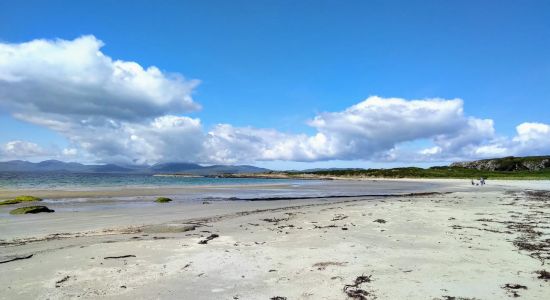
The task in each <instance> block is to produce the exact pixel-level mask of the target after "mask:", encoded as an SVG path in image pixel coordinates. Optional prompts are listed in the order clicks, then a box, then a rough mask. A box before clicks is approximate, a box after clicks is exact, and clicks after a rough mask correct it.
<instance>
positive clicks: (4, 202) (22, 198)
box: [0, 196, 42, 205]
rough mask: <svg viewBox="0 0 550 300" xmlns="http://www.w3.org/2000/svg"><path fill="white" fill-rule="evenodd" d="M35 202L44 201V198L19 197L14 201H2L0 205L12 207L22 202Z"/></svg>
mask: <svg viewBox="0 0 550 300" xmlns="http://www.w3.org/2000/svg"><path fill="white" fill-rule="evenodd" d="M33 201H42V198H38V197H35V196H17V197H15V198H13V199H9V200H4V201H0V205H10V204H17V203H21V202H33Z"/></svg>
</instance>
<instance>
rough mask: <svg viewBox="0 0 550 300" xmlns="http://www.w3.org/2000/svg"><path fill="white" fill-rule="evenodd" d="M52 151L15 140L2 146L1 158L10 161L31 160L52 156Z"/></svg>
mask: <svg viewBox="0 0 550 300" xmlns="http://www.w3.org/2000/svg"><path fill="white" fill-rule="evenodd" d="M51 154H52V153H51V152H50V151H47V150H45V149H44V148H42V147H41V146H39V145H38V144H35V143H31V142H27V141H21V140H15V141H9V142H7V143H5V144H4V145H0V157H2V158H8V159H30V158H35V157H43V156H48V155H51Z"/></svg>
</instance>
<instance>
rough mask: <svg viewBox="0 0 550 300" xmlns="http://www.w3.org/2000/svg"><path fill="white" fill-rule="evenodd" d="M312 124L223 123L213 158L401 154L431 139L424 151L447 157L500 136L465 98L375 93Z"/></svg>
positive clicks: (380, 156) (213, 137) (303, 158)
mask: <svg viewBox="0 0 550 300" xmlns="http://www.w3.org/2000/svg"><path fill="white" fill-rule="evenodd" d="M308 124H309V125H310V126H312V127H313V128H315V129H316V130H317V133H316V134H314V135H312V136H307V135H289V134H283V133H280V132H277V131H274V130H265V129H263V130H260V129H253V128H234V127H232V126H230V125H220V126H217V127H216V128H215V129H214V130H213V131H211V132H210V133H209V136H210V139H209V143H210V145H209V146H210V147H209V148H211V149H223V150H222V151H218V152H214V151H211V152H210V153H212V154H213V155H214V157H212V159H218V160H222V161H227V160H230V158H237V157H238V156H239V155H240V156H242V157H243V158H251V157H252V158H254V159H255V160H294V161H318V160H332V159H344V160H350V159H364V160H368V159H376V160H396V159H399V158H401V157H403V155H405V153H401V154H400V155H397V153H398V152H399V151H396V150H395V148H396V146H397V145H399V144H400V143H403V142H409V141H415V140H420V139H431V140H433V142H434V143H435V144H436V146H433V147H431V148H429V149H425V150H423V151H421V154H423V155H425V156H437V157H438V158H442V157H444V154H445V153H452V154H453V155H456V154H457V153H459V152H461V151H464V152H465V153H466V152H467V151H466V150H465V149H466V148H474V147H476V146H477V145H479V144H481V143H483V142H484V141H486V140H489V139H491V138H493V137H494V128H493V122H492V120H482V119H476V118H473V117H466V116H465V115H464V111H463V101H462V100H460V99H452V100H444V99H424V100H411V101H408V100H405V99H399V98H381V97H376V96H372V97H369V98H367V99H366V100H364V101H362V102H360V103H358V104H356V105H353V106H351V107H349V108H347V109H345V110H343V111H341V112H325V113H321V114H319V115H317V116H316V117H314V118H313V119H312V120H310V121H309V122H308ZM233 150H235V151H233ZM408 155H409V156H410V154H408ZM410 159H413V158H412V157H410Z"/></svg>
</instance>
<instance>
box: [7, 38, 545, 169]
mask: <svg viewBox="0 0 550 300" xmlns="http://www.w3.org/2000/svg"><path fill="white" fill-rule="evenodd" d="M102 46H103V43H102V42H101V41H100V40H98V39H96V38H95V37H93V36H83V37H80V38H77V39H74V40H34V41H30V42H26V43H20V44H5V43H0V106H1V107H2V108H3V109H5V110H6V111H8V112H10V113H11V114H12V115H13V116H14V117H15V118H18V119H20V120H23V121H26V122H30V123H33V124H37V125H40V126H44V127H47V128H49V129H51V130H54V131H56V132H58V133H60V134H62V135H63V136H65V137H66V138H67V140H68V141H69V143H70V146H69V147H67V148H65V149H62V150H61V151H57V152H56V153H55V154H51V153H50V154H48V153H49V152H48V151H45V150H44V149H43V148H41V147H40V146H39V145H36V144H33V143H29V142H24V141H12V142H9V143H7V144H5V145H3V146H1V148H0V154H2V158H7V157H10V158H13V157H33V156H43V155H50V156H57V157H69V158H75V157H86V159H87V160H88V161H89V160H96V161H100V162H124V163H138V164H152V163H156V162H166V161H188V162H199V163H242V162H255V161H278V160H279V161H280V160H285V161H303V162H308V161H323V160H335V159H336V160H372V161H435V160H439V161H443V160H457V159H470V158H481V157H491V156H503V155H527V154H543V153H548V152H550V125H548V124H543V123H523V124H520V125H519V126H518V127H517V133H516V136H514V137H511V138H507V137H502V136H497V135H496V133H495V130H494V124H493V120H490V119H479V118H476V117H474V116H466V115H465V114H464V109H463V106H464V103H463V101H462V100H461V99H437V98H436V99H419V100H407V99H400V98H382V97H377V96H371V97H368V98H367V99H365V100H364V101H361V102H359V103H357V104H355V105H353V106H350V107H348V108H346V109H343V110H342V111H338V112H323V113H320V114H318V115H316V116H314V117H313V118H312V119H311V120H309V121H308V122H307V124H308V125H309V126H311V127H312V128H313V129H314V131H315V132H314V133H313V134H311V135H308V134H290V133H284V132H280V131H277V130H275V129H262V128H253V127H235V126H233V125H231V124H218V125H216V126H214V127H213V128H210V129H205V128H203V126H202V124H201V121H200V119H198V118H191V117H187V116H182V114H185V113H188V112H191V111H195V110H198V109H199V108H200V106H199V104H197V103H196V102H195V101H194V100H193V98H192V93H193V91H194V89H195V88H196V86H197V84H198V81H197V80H187V79H185V78H184V77H183V76H182V75H180V74H170V73H166V72H163V71H161V70H159V69H158V68H156V67H154V66H151V67H143V66H141V65H139V64H138V63H135V62H131V61H123V60H117V59H113V58H111V57H109V56H107V55H106V54H104V53H103V52H102V51H101V48H102ZM417 141H423V142H427V143H428V146H426V147H424V148H421V149H411V148H410V144H411V143H415V142H417Z"/></svg>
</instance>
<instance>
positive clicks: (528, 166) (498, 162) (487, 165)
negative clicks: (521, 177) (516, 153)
mask: <svg viewBox="0 0 550 300" xmlns="http://www.w3.org/2000/svg"><path fill="white" fill-rule="evenodd" d="M450 167H460V168H466V169H476V170H483V171H541V170H544V169H549V168H550V156H526V157H513V156H508V157H503V158H493V159H482V160H476V161H469V162H455V163H452V164H451V165H450Z"/></svg>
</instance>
